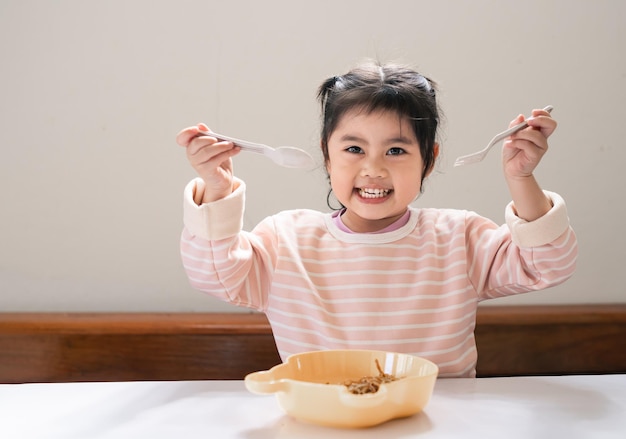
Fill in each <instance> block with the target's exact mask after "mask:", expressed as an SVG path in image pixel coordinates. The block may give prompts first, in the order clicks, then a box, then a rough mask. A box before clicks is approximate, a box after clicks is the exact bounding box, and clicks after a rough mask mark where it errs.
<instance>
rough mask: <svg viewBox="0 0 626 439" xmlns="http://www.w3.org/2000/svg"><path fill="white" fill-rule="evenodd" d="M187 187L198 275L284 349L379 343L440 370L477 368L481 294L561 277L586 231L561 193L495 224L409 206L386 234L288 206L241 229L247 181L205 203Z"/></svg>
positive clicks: (464, 372)
mask: <svg viewBox="0 0 626 439" xmlns="http://www.w3.org/2000/svg"><path fill="white" fill-rule="evenodd" d="M195 185H196V182H195V181H193V182H191V183H190V184H189V185H188V186H187V188H186V190H185V228H184V230H183V234H182V239H181V254H182V260H183V265H184V267H185V270H186V272H187V275H188V277H189V280H190V282H191V284H192V285H193V286H194V287H195V288H197V289H199V290H201V291H204V292H207V293H209V294H211V295H213V296H215V297H218V298H220V299H222V300H225V301H228V302H230V303H233V304H235V305H239V306H244V307H249V308H252V309H255V310H258V311H261V312H264V313H265V314H266V315H267V317H268V320H269V322H270V324H271V326H272V330H273V334H274V338H275V340H276V345H277V348H278V350H279V353H280V355H281V358H283V359H285V358H286V357H287V356H289V355H291V354H295V353H299V352H303V351H310V350H318V349H339V348H356V349H382V350H388V351H394V352H404V353H411V354H415V355H419V356H422V357H425V358H428V359H430V360H432V361H434V362H435V363H436V364H437V365H438V366H439V368H440V376H442V377H446V376H454V377H471V376H474V375H475V368H476V360H477V352H476V345H475V342H474V326H475V317H476V308H477V305H478V303H479V302H480V301H481V300H484V299H490V298H495V297H501V296H508V295H512V294H517V293H523V292H527V291H533V290H539V289H543V288H548V287H551V286H554V285H557V284H559V283H561V282H563V281H565V280H566V279H568V278H569V277H570V276H571V275H572V274H573V272H574V269H575V263H576V256H577V243H576V237H575V235H574V232H573V231H572V229H571V228H570V225H569V219H568V217H567V212H566V208H565V204H564V201H563V200H562V198H561V197H559V196H558V195H557V194H554V193H550V192H546V193H547V195H548V196H549V197H550V198H551V200H552V203H553V208H552V210H551V211H550V212H548V214H546V215H545V216H544V217H542V218H539V219H538V220H536V221H533V222H525V221H523V220H521V219H519V218H518V217H516V216H515V215H514V213H513V208H512V206H511V205H509V206H507V209H506V220H507V224H505V225H503V226H498V225H496V224H495V223H493V222H492V221H490V220H488V219H485V218H483V217H481V216H479V215H477V214H475V213H473V212H469V211H461V210H452V209H415V208H410V216H409V218H408V221H407V222H406V224H404V225H401V226H400V227H399V228H397V229H395V230H392V231H389V232H386V233H377V234H355V233H347V232H345V231H342V230H341V229H340V228H339V227H337V224H336V223H335V221H334V220H333V218H332V215H331V214H329V213H322V212H317V211H312V210H304V209H302V210H291V211H285V212H281V213H278V214H276V215H273V216H271V217H268V218H266V219H264V220H263V221H262V222H261V223H259V224H258V225H257V226H256V227H255V228H254V230H253V231H251V232H246V231H242V223H243V219H242V218H243V206H244V195H245V185H244V183H243V182H242V181H240V180H237V182H236V185H237V187H236V189H235V191H234V192H233V194H231V195H230V196H228V197H226V198H224V199H222V200H219V201H216V202H214V203H209V204H203V205H202V206H198V205H196V204H195V203H194V202H193V193H194V191H195V187H196V186H195Z"/></svg>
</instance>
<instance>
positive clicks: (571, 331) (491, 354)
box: [475, 305, 626, 376]
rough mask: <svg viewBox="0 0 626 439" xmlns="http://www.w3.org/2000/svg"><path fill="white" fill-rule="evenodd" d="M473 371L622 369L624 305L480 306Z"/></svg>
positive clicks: (624, 356) (508, 373)
mask: <svg viewBox="0 0 626 439" xmlns="http://www.w3.org/2000/svg"><path fill="white" fill-rule="evenodd" d="M475 335H476V345H477V348H478V367H477V374H478V376H512V375H564V374H587V373H626V349H625V348H626V305H570V306H515V307H514V306H504V307H500V306H497V307H491V306H489V307H483V308H480V312H479V313H478V316H477V319H476V331H475Z"/></svg>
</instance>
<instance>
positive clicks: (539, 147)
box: [502, 110, 557, 178]
mask: <svg viewBox="0 0 626 439" xmlns="http://www.w3.org/2000/svg"><path fill="white" fill-rule="evenodd" d="M522 122H524V116H523V115H521V114H520V115H519V116H517V118H515V119H514V120H512V121H511V124H510V125H509V126H514V125H517V124H519V123H522ZM527 123H528V127H527V128H525V129H523V130H521V131H518V132H517V133H515V134H513V135H512V136H511V137H509V139H508V140H507V141H506V142H505V143H504V146H503V148H502V161H503V166H504V174H505V176H507V177H508V178H518V177H528V176H530V175H532V173H533V171H534V170H535V168H536V167H537V165H538V164H539V162H540V161H541V158H542V157H543V155H544V154H545V153H546V151H547V150H548V137H549V136H550V135H551V134H552V133H553V132H554V130H555V129H556V125H557V124H556V121H555V120H554V119H552V117H551V116H550V113H548V112H547V111H544V110H533V111H532V117H530V118H528V120H527Z"/></svg>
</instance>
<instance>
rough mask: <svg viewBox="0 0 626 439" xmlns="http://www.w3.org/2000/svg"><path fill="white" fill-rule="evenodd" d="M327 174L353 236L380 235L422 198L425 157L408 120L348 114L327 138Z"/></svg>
mask: <svg viewBox="0 0 626 439" xmlns="http://www.w3.org/2000/svg"><path fill="white" fill-rule="evenodd" d="M326 169H327V171H328V175H329V176H330V184H331V187H332V190H333V192H334V194H335V196H336V197H337V199H338V200H339V201H340V202H341V204H343V205H344V206H345V207H346V212H345V213H344V214H343V216H342V217H341V218H342V220H343V222H344V224H345V225H346V226H347V227H349V228H350V229H351V230H352V231H354V232H360V233H367V232H375V231H378V230H381V229H383V228H385V227H387V226H388V225H390V224H392V223H393V222H394V221H396V220H397V219H399V218H400V217H401V216H402V215H403V214H404V213H405V212H406V210H407V206H408V205H409V204H410V203H411V202H412V201H413V200H415V198H417V196H418V195H419V193H420V187H421V181H422V169H423V163H422V155H421V153H420V147H419V144H418V142H417V139H416V138H415V133H414V132H413V129H412V128H411V125H410V124H409V121H408V119H407V118H405V117H401V116H400V115H399V114H398V113H395V112H388V111H375V112H371V113H367V112H364V111H359V110H352V111H349V112H347V113H346V114H345V115H344V116H343V117H342V118H341V119H340V120H339V123H338V124H337V128H336V129H335V131H334V132H333V133H332V134H331V135H330V137H329V139H328V162H327V163H326Z"/></svg>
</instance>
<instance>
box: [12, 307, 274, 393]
mask: <svg viewBox="0 0 626 439" xmlns="http://www.w3.org/2000/svg"><path fill="white" fill-rule="evenodd" d="M279 362H280V359H279V356H278V352H277V351H276V346H275V344H274V339H273V336H272V332H271V329H270V327H269V324H268V323H267V319H266V318H265V316H262V315H258V314H235V313H232V314H0V382H5V383H20V382H65V381H142V380H145V381H147V380H199V379H241V378H243V377H244V376H245V375H246V374H247V373H249V372H254V371H255V370H262V369H268V368H270V367H272V366H274V365H276V364H278V363H279Z"/></svg>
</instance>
